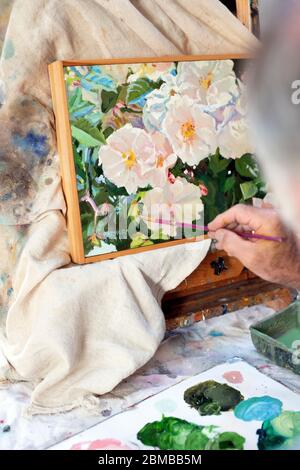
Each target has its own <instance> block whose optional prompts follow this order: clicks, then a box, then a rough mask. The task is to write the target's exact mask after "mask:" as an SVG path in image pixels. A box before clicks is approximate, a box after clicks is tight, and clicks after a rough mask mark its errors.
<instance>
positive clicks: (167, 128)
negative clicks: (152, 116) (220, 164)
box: [163, 96, 217, 166]
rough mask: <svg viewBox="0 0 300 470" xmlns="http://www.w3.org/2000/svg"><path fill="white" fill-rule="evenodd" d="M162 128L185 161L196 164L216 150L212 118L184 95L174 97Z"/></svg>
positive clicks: (214, 128)
mask: <svg viewBox="0 0 300 470" xmlns="http://www.w3.org/2000/svg"><path fill="white" fill-rule="evenodd" d="M163 131H164V133H165V134H166V135H167V137H168V139H169V141H170V142H171V144H172V147H173V151H174V152H175V153H176V154H177V155H178V156H179V157H180V158H181V160H182V161H183V162H184V163H187V164H188V165H191V166H192V165H198V163H199V162H200V161H201V160H203V159H204V158H206V157H208V156H209V155H210V154H213V153H215V151H216V148H217V139H216V125H215V120H214V118H213V117H212V116H209V115H208V114H206V113H205V112H204V111H203V107H201V106H200V105H198V104H196V103H194V102H193V101H192V100H190V99H189V98H188V97H186V96H184V97H176V98H174V99H173V100H172V101H171V102H170V103H169V107H168V111H167V114H166V118H165V120H164V122H163Z"/></svg>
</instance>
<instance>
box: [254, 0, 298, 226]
mask: <svg viewBox="0 0 300 470" xmlns="http://www.w3.org/2000/svg"><path fill="white" fill-rule="evenodd" d="M269 3H270V4H271V3H272V4H273V9H272V19H271V20H270V21H269V25H268V30H267V31H265V34H264V35H263V45H262V48H261V50H260V51H259V53H258V58H257V64H256V65H255V68H254V72H253V74H252V80H251V86H250V94H249V102H250V110H251V118H252V127H253V132H254V138H255V141H256V143H257V153H258V158H259V160H260V163H261V166H262V168H263V170H264V173H265V178H266V180H267V181H268V182H269V183H270V185H271V191H272V192H273V193H274V194H275V196H276V199H277V200H278V202H279V204H280V210H281V213H282V217H283V218H284V220H285V221H286V222H287V223H288V224H289V225H290V226H291V228H293V229H294V230H295V231H297V232H299V233H300V1H299V0H285V1H280V2H276V1H275V2H274V1H273V0H272V2H269ZM274 10H275V11H274Z"/></svg>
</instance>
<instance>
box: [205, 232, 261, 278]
mask: <svg viewBox="0 0 300 470" xmlns="http://www.w3.org/2000/svg"><path fill="white" fill-rule="evenodd" d="M208 235H209V236H210V237H211V238H214V239H215V240H216V241H217V243H216V248H217V249H218V250H224V251H226V252H227V253H228V255H229V256H233V257H235V258H238V259H239V260H240V261H241V263H243V264H244V266H246V267H247V268H249V269H253V266H252V262H253V258H254V254H255V250H257V244H256V243H252V242H249V241H247V240H244V239H243V238H241V237H239V236H238V235H237V234H236V233H233V232H231V231H229V230H225V229H220V230H217V231H216V232H213V233H211V232H210V233H209V234H208Z"/></svg>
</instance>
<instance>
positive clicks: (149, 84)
mask: <svg viewBox="0 0 300 470" xmlns="http://www.w3.org/2000/svg"><path fill="white" fill-rule="evenodd" d="M155 88H157V84H156V83H155V82H153V81H151V80H149V79H147V78H139V79H137V80H136V81H135V82H133V83H130V85H129V86H128V88H127V96H126V102H127V104H132V103H136V102H137V101H139V99H141V98H143V97H144V96H146V95H147V94H148V93H150V92H151V91H152V90H154V89H155Z"/></svg>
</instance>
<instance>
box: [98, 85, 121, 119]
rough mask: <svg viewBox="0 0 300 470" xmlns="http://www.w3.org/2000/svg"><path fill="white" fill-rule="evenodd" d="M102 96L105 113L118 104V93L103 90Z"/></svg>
mask: <svg viewBox="0 0 300 470" xmlns="http://www.w3.org/2000/svg"><path fill="white" fill-rule="evenodd" d="M101 98H102V106H101V107H102V111H103V113H107V112H108V111H110V110H111V109H112V108H113V107H114V106H115V105H116V102H117V99H118V93H115V92H113V91H107V90H102V92H101Z"/></svg>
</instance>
